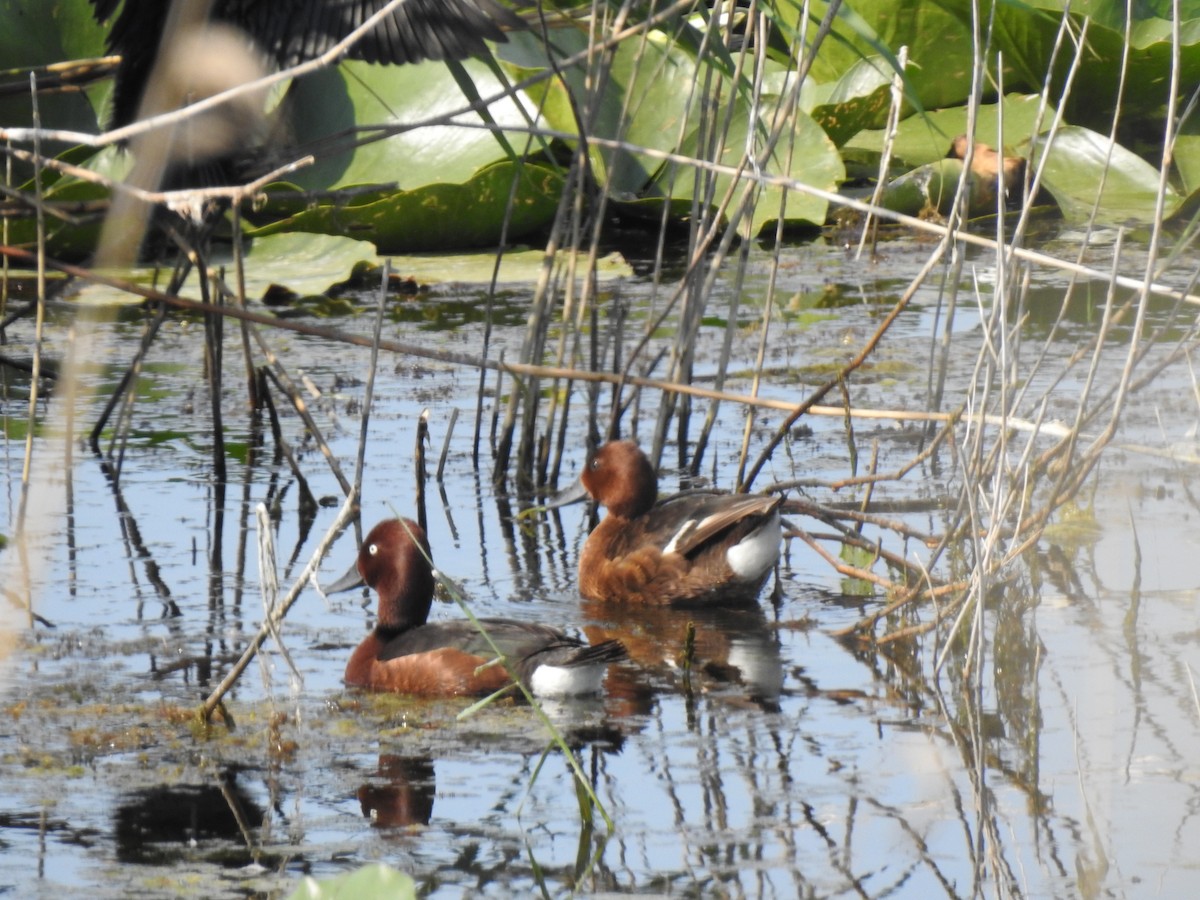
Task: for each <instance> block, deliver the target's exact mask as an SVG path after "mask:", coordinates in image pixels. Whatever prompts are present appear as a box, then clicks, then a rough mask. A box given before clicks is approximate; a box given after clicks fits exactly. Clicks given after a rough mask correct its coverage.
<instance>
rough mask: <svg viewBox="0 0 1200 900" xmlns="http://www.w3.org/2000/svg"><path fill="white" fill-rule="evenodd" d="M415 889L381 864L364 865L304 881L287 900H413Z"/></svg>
mask: <svg viewBox="0 0 1200 900" xmlns="http://www.w3.org/2000/svg"><path fill="white" fill-rule="evenodd" d="M416 897H417V886H416V883H415V882H414V881H413V880H412V878H411V877H409V876H408V875H405V874H404V873H403V872H398V871H397V870H395V869H393V868H392V867H391V866H387V865H384V864H383V863H367V864H366V865H365V866H363V867H362V868H361V869H358V870H357V871H355V872H350V873H348V874H345V875H335V876H333V877H332V878H322V879H321V880H320V881H318V880H317V879H315V878H312V877H306V878H304V879H303V880H302V881H301V882H300V884H299V886H298V887H297V888H296V890H294V891H292V893H291V894H290V895H289V900H360V898H361V900H383V898H387V900H416Z"/></svg>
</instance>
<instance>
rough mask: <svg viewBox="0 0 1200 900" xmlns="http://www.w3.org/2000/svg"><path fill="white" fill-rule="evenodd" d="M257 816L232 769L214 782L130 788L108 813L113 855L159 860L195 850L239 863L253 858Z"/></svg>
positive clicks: (129, 859)
mask: <svg viewBox="0 0 1200 900" xmlns="http://www.w3.org/2000/svg"><path fill="white" fill-rule="evenodd" d="M263 815H264V813H263V809H262V808H261V807H260V806H259V805H258V804H257V803H255V802H254V800H253V799H252V798H251V797H250V795H249V794H248V793H247V792H246V791H245V789H243V788H242V787H241V786H240V785H239V784H238V781H237V774H236V772H234V771H233V770H226V771H223V772H221V773H219V774H218V775H217V777H216V783H215V784H214V783H210V784H198V785H189V784H163V785H159V786H157V787H150V788H144V789H141V790H137V791H133V792H131V793H129V794H126V795H125V796H124V797H122V798H121V799H120V800H119V801H118V803H117V808H116V813H115V814H114V816H113V818H114V832H115V837H116V842H117V859H118V860H120V861H121V862H127V863H138V864H144V865H164V864H170V863H173V862H179V861H182V860H185V859H190V858H192V857H194V856H196V855H200V856H206V857H209V858H211V859H212V860H213V861H215V862H219V863H221V864H222V865H237V866H244V865H246V864H248V863H250V862H252V861H257V859H258V857H259V854H258V852H257V849H256V847H255V839H254V831H255V830H256V829H257V828H258V827H259V826H260V825H261V824H262V821H263ZM239 847H240V848H241V849H240V851H239V850H238V849H237V848H239Z"/></svg>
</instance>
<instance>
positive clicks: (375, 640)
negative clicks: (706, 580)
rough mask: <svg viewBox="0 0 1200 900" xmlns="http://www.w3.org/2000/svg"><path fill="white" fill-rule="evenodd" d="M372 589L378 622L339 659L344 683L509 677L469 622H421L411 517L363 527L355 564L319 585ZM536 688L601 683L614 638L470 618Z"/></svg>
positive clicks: (474, 690)
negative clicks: (594, 640) (595, 639)
mask: <svg viewBox="0 0 1200 900" xmlns="http://www.w3.org/2000/svg"><path fill="white" fill-rule="evenodd" d="M363 585H366V586H367V587H370V588H374V590H375V591H376V593H377V594H378V595H379V612H378V616H377V619H376V625H375V627H374V629H373V630H372V631H371V633H370V634H369V635H367V637H366V638H365V639H364V640H363V641H362V643H360V644H359V645H358V647H356V648H355V650H354V652H353V653H352V654H351V655H350V660H349V662H348V663H347V664H346V674H345V682H346V684H347V685H349V686H351V687H358V688H364V689H366V690H369V691H377V692H386V691H390V692H394V693H401V694H411V695H416V696H424V697H455V696H482V695H487V694H491V693H494V692H495V691H498V690H500V689H502V688H504V687H507V686H509V685H511V684H512V683H513V681H512V678H511V676H510V675H509V671H508V669H506V667H505V666H503V665H499V664H495V665H491V664H490V663H492V662H493V661H494V660H495V658H496V654H495V652H494V651H493V650H492V648H491V647H490V646H489V645H488V643H487V640H486V639H485V638H484V636H483V635H482V634H480V632H479V630H478V628H476V626H475V625H474V624H473V623H472V622H470V621H468V620H466V619H457V620H448V621H441V622H428V621H426V620H427V618H428V617H429V610H430V607H431V606H432V604H433V589H434V574H433V562H432V555H431V552H430V547H429V538H428V537H427V536H426V534H425V530H424V529H423V528H421V526H420V525H418V524H417V523H416V522H414V521H412V520H411V519H404V518H394V519H385V520H384V521H382V522H380V523H378V524H377V525H376V526H375V527H374V528H372V529H371V531H370V532H369V533H368V534H367V537H366V540H365V541H363V544H362V546H361V547H360V548H359V551H358V556H357V558H356V560H355V562H354V565H352V566H351V567H350V569H349V570H348V571H347V572H346V574H345V575H343V576H342V577H341V578H339V579H337V580H336V581H335V582H334V583H333V584H331V585H330V586H329V587H327V588H326V589H325V592H326V593H336V592H340V591H347V590H352V589H354V588H356V587H362V586H363ZM477 621H478V622H479V623H480V624H481V625H482V626H483V627H484V628H485V629H486V630H487V633H488V636H489V637H490V638H491V640H492V642H493V643H494V644H495V645H496V647H497V648H498V649H499V650H500V652H501V653H502V654H503V655H504V657H505V659H506V660H507V661H508V666H509V668H511V670H512V672H513V673H514V674H515V675H516V676H517V678H518V679H519V680H520V681H521V682H522V683H523V684H524V685H525V686H526V687H527V688H529V689H530V690H531V691H532V692H533V693H534V694H535V695H538V696H542V697H563V696H575V695H584V694H595V693H598V692H599V691H600V690H601V686H602V682H603V678H604V673H605V671H606V669H607V667H608V665H609V664H611V663H614V662H619V661H621V660H623V659H625V658H626V652H625V647H624V646H623V645H622V644H621V643H620V642H619V641H615V640H611V641H604V642H603V643H600V644H588V643H586V642H585V641H583V640H580V639H579V638H576V637H574V636H572V635H570V634H567V633H566V632H564V631H560V630H559V629H557V628H552V627H551V626H549V625H542V624H537V623H531V622H521V621H517V620H515V619H498V618H481V619H478V620H477Z"/></svg>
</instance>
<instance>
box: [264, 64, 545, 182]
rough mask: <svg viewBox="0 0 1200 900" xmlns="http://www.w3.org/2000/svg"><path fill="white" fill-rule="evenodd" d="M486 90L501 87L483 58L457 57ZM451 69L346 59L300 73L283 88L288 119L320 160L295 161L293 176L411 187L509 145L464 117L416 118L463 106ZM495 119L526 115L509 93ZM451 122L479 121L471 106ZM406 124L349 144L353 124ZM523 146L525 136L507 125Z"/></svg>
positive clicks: (457, 178)
mask: <svg viewBox="0 0 1200 900" xmlns="http://www.w3.org/2000/svg"><path fill="white" fill-rule="evenodd" d="M463 68H464V69H465V71H466V72H467V73H468V74H469V75H470V76H471V78H473V79H474V80H475V86H476V89H477V90H478V91H479V93H480V94H481V95H483V96H484V97H487V96H491V95H492V94H495V93H497V92H499V91H500V90H501V89H502V85H501V84H500V82H499V81H498V80H497V79H496V77H495V75H494V74H493V73H492V71H491V70H490V69H489V68H488V67H487V65H486V64H485V63H483V62H481V61H479V60H468V61H467V62H465V63H463ZM467 103H468V101H467V99H466V98H465V97H464V96H463V93H462V91H461V90H460V89H459V87H458V82H457V81H456V79H455V77H454V75H453V74H452V73H451V71H450V70H449V69H447V67H446V66H445V65H443V64H442V63H437V62H432V63H420V64H418V65H407V66H380V65H371V64H368V63H363V62H354V61H348V62H344V63H342V64H341V65H340V66H338V67H337V68H336V69H326V70H323V71H321V72H317V73H314V74H313V75H311V76H306V77H304V78H301V79H298V80H297V81H296V82H295V84H293V86H292V88H291V90H290V91H289V92H288V98H287V105H288V107H289V108H290V122H289V124H290V127H291V129H292V131H293V133H294V134H295V135H296V136H297V137H298V138H299V139H301V140H302V142H303V143H306V144H307V143H312V144H313V145H314V146H316V147H319V148H320V151H321V155H320V158H319V161H318V163H317V164H316V165H315V166H311V167H309V168H307V169H301V170H299V171H298V172H297V173H295V175H293V176H291V181H293V182H294V183H295V184H297V185H298V186H300V187H301V188H304V189H306V190H330V189H336V188H342V187H346V186H348V185H361V184H380V185H390V184H393V183H394V184H396V185H398V186H399V187H400V188H401V189H404V190H413V189H415V188H420V187H424V186H426V185H431V184H448V183H462V182H465V181H466V180H467V179H469V178H470V177H471V176H473V175H474V174H475V173H476V172H478V171H479V170H480V169H482V168H484V167H485V166H488V165H490V164H492V163H494V162H496V161H497V160H501V159H508V153H507V152H506V151H505V149H504V146H503V145H502V144H501V143H499V142H498V141H497V139H496V137H495V136H494V135H493V134H492V133H491V132H490V131H488V130H486V129H483V128H472V127H465V126H464V125H463V124H449V125H422V124H421V123H423V122H426V121H429V120H430V119H433V118H436V117H438V116H443V115H446V114H448V113H451V112H453V111H454V110H456V109H460V108H462V107H464V106H466V105H467ZM489 110H490V114H491V116H492V117H493V118H494V119H495V120H496V121H497V122H498V123H499V124H501V125H514V124H516V125H522V126H524V125H525V123H526V120H525V116H524V115H523V114H522V113H521V111H520V109H519V108H518V106H517V105H516V103H514V102H513V101H512V100H501V101H498V102H497V103H494V104H493V105H492V106H491V107H489ZM455 122H456V123H467V124H480V123H482V119H480V117H479V115H478V114H476V113H467V114H465V115H463V116H461V117H460V118H458V119H456V120H455ZM368 126H380V127H381V128H402V127H404V126H419V127H412V128H410V129H409V130H405V131H402V132H401V133H399V134H395V135H392V136H390V137H386V138H384V139H382V140H372V141H371V142H370V143H365V144H361V145H359V146H354V140H355V137H354V135H353V133H352V131H351V130H352V129H354V128H356V127H357V128H366V127H368ZM507 139H508V141H509V142H510V143H511V144H512V145H513V146H514V147H516V148H518V149H519V150H523V149H524V148H525V147H526V146H527V145H528V144H529V139H528V138H527V137H526V136H525V135H523V134H520V133H510V134H509V135H508V136H507Z"/></svg>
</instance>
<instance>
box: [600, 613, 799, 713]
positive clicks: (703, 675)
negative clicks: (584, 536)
mask: <svg viewBox="0 0 1200 900" xmlns="http://www.w3.org/2000/svg"><path fill="white" fill-rule="evenodd" d="M583 613H584V616H585V618H586V619H587V620H588V621H589V622H591V623H592V624H590V625H587V626H585V628H584V631H585V632H586V633H587V636H588V639H589V640H591V641H606V640H618V641H620V642H621V643H622V645H623V646H624V647H625V649H626V651H627V652H628V653H629V659H630V661H631V662H633V663H634V664H635V666H636V667H635V666H626V665H622V666H613V667H612V669H611V670H610V671H609V675H608V685H607V687H608V696H609V708H610V709H611V710H613V711H614V712H621V713H624V714H639V713H643V712H645V709H646V706H647V703H648V700H649V696H648V695H649V693H650V692H651V688H650V685H649V684H648V682H647V679H648V678H649V679H651V680H653V679H655V678H656V677H657V678H664V677H665V678H666V679H667V680H668V682H669V683H670V684H671V685H672V686H674V685H676V684H678V683H680V682H682V681H683V680H684V678H685V677H686V678H687V679H688V684H689V685H690V687H691V688H692V689H698V690H700V691H712V690H721V689H723V688H730V687H735V688H740V692H741V695H743V696H744V697H746V698H747V699H749V700H751V701H752V702H754V703H755V704H757V705H758V706H760V707H762V708H763V709H764V710H767V711H770V712H774V711H777V710H778V709H779V697H780V694H781V693H782V691H783V656H782V653H781V651H780V646H779V637H778V635H777V633H776V631H775V629H774V628H773V627H772V625H771V623H770V622H769V621H768V620H767V617H766V616H765V615H764V614H763V611H762V609H761V608H759V607H757V606H749V607H738V608H735V609H711V608H710V609H676V608H673V607H669V606H653V607H651V606H645V607H641V608H639V609H638V611H637V615H636V616H630V615H629V607H628V606H624V605H620V604H612V603H600V602H597V601H594V600H585V601H584V602H583ZM689 626H691V627H692V628H694V637H693V638H692V640H691V646H690V648H689V646H688V644H689V641H688V631H689ZM689 654H690V658H689ZM639 669H640V670H644V671H639Z"/></svg>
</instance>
